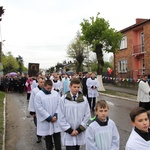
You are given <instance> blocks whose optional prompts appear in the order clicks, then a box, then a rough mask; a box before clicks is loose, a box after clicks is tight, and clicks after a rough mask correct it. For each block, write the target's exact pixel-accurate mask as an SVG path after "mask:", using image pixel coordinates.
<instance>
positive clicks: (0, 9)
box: [0, 6, 5, 21]
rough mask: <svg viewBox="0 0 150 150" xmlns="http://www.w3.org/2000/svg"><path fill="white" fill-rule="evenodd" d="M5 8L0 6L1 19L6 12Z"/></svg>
mask: <svg viewBox="0 0 150 150" xmlns="http://www.w3.org/2000/svg"><path fill="white" fill-rule="evenodd" d="M4 10H5V9H3V6H0V21H1V20H2V18H1V17H2V15H3V14H4Z"/></svg>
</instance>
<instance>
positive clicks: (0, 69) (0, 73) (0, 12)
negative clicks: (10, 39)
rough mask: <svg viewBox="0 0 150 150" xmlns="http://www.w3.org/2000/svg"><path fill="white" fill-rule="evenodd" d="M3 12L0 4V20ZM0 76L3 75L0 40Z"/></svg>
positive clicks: (0, 43) (0, 44)
mask: <svg viewBox="0 0 150 150" xmlns="http://www.w3.org/2000/svg"><path fill="white" fill-rule="evenodd" d="M3 14H4V9H3V6H0V22H1V20H2V15H3ZM0 76H3V64H2V41H0Z"/></svg>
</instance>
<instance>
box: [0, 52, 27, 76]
mask: <svg viewBox="0 0 150 150" xmlns="http://www.w3.org/2000/svg"><path fill="white" fill-rule="evenodd" d="M2 64H3V71H4V73H5V74H7V73H9V72H12V71H15V72H20V73H22V72H27V70H28V69H27V68H26V67H25V66H24V64H23V57H21V56H20V55H18V57H16V58H15V57H14V56H13V55H12V54H11V52H8V53H7V55H4V54H3V55H2Z"/></svg>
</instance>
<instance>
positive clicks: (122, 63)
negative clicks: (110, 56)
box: [118, 60, 127, 72]
mask: <svg viewBox="0 0 150 150" xmlns="http://www.w3.org/2000/svg"><path fill="white" fill-rule="evenodd" d="M118 72H127V60H119V61H118Z"/></svg>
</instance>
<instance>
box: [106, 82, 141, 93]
mask: <svg viewBox="0 0 150 150" xmlns="http://www.w3.org/2000/svg"><path fill="white" fill-rule="evenodd" d="M103 85H104V88H105V89H106V90H112V91H118V92H122V93H127V94H133V95H137V91H138V90H137V89H131V88H124V87H118V86H115V85H113V84H110V83H104V84H103Z"/></svg>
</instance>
